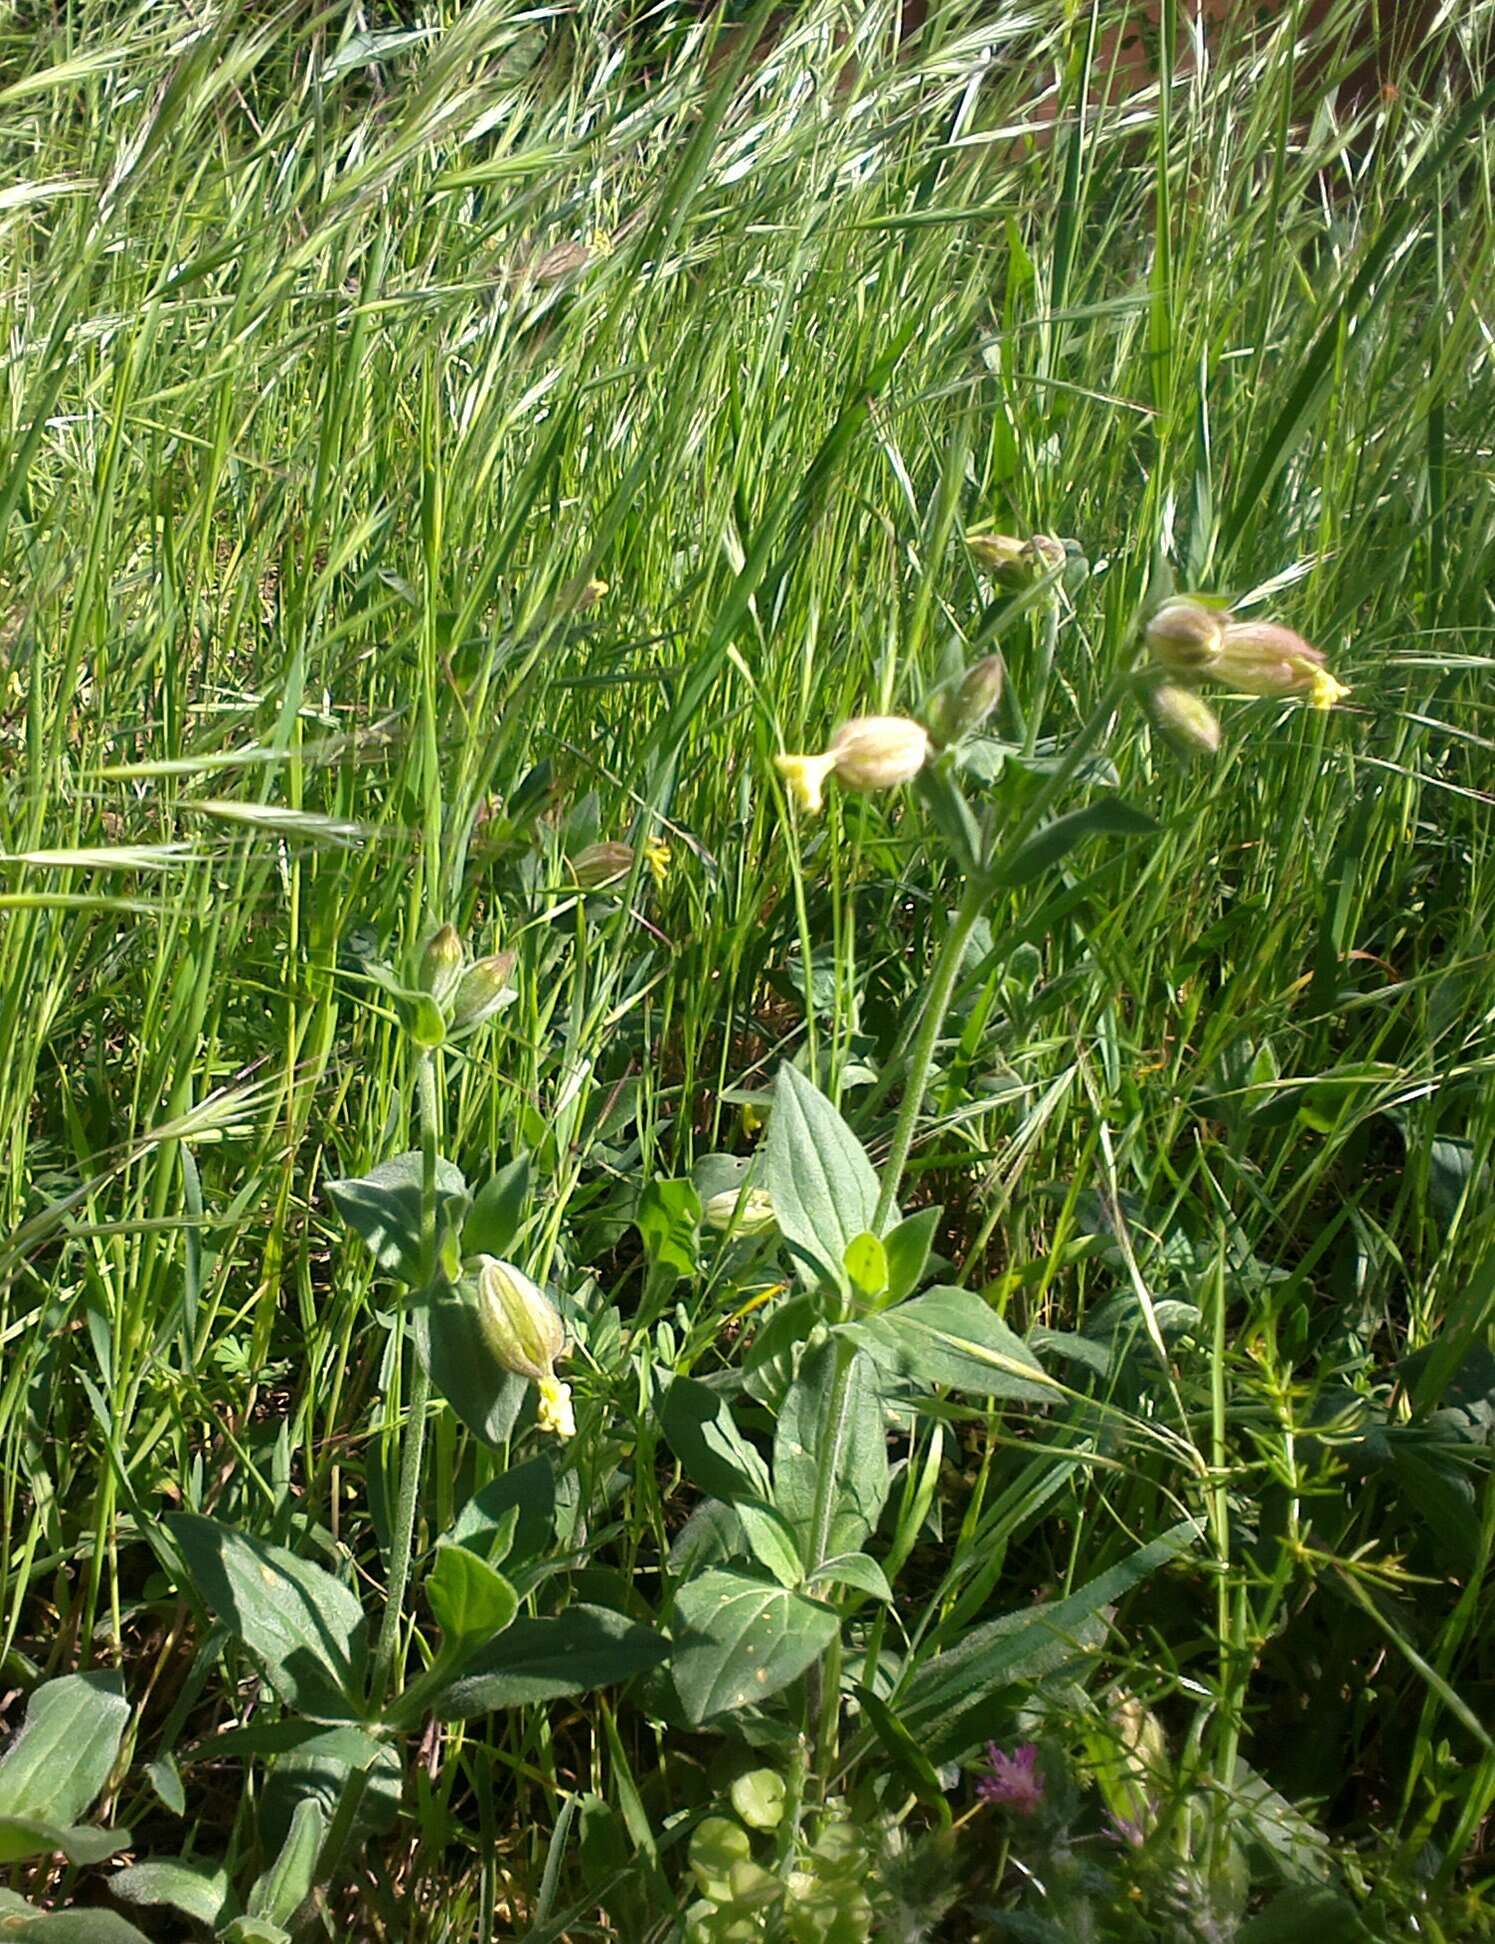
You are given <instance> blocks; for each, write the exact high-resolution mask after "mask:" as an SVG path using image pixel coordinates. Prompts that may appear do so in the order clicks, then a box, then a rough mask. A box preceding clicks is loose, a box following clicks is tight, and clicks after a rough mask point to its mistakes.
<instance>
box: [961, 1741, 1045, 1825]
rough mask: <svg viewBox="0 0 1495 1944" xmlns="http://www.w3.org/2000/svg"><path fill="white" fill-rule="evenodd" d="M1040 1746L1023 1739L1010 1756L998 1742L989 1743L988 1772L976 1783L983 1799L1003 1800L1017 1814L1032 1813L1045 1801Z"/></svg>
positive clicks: (987, 1752)
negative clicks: (1039, 1759) (1038, 1764)
mask: <svg viewBox="0 0 1495 1944" xmlns="http://www.w3.org/2000/svg"><path fill="white" fill-rule="evenodd" d="M1037 1762H1038V1748H1037V1745H1036V1743H1034V1742H1022V1743H1021V1744H1020V1745H1019V1746H1018V1747H1017V1748H1014V1749H1013V1751H1012V1753H1011V1754H1010V1755H1004V1754H1003V1752H1002V1750H1001V1749H1000V1748H998V1747H997V1744H996V1743H995V1742H988V1743H987V1744H986V1767H987V1773H986V1774H985V1775H983V1776H982V1778H981V1780H980V1781H979V1782H978V1783H977V1784H976V1793H977V1795H978V1796H980V1798H981V1800H982V1801H983V1802H999V1803H1001V1804H1002V1806H1003V1808H1004V1809H1010V1810H1011V1811H1012V1813H1013V1814H1014V1815H1015V1816H1031V1815H1033V1814H1034V1813H1035V1812H1036V1811H1037V1809H1038V1806H1039V1804H1040V1803H1041V1802H1042V1801H1043V1793H1044V1792H1043V1776H1042V1775H1041V1774H1040V1772H1039V1770H1038V1767H1037Z"/></svg>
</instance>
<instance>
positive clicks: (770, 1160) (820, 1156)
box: [765, 1061, 877, 1284]
mask: <svg viewBox="0 0 1495 1944" xmlns="http://www.w3.org/2000/svg"><path fill="white" fill-rule="evenodd" d="M765 1147H766V1157H765V1158H766V1165H767V1173H768V1192H769V1194H770V1196H771V1197H772V1198H773V1205H774V1212H775V1214H776V1215H777V1216H778V1221H779V1228H780V1230H781V1231H782V1232H783V1235H784V1238H785V1240H786V1241H788V1242H791V1243H792V1244H793V1245H794V1247H795V1248H796V1249H798V1250H799V1251H800V1253H801V1254H802V1255H804V1256H807V1257H808V1258H809V1260H810V1261H811V1262H812V1263H813V1264H814V1265H815V1267H816V1269H817V1271H818V1272H819V1274H820V1276H821V1277H822V1278H823V1279H824V1280H825V1281H827V1282H830V1283H835V1284H839V1283H840V1282H841V1281H842V1279H843V1275H844V1271H843V1269H842V1264H843V1263H844V1262H845V1260H846V1248H847V1244H848V1243H850V1242H851V1241H853V1240H854V1239H855V1238H856V1237H857V1236H859V1235H862V1234H865V1233H867V1232H869V1231H870V1230H871V1229H872V1222H873V1217H874V1215H875V1214H876V1213H877V1176H876V1175H875V1174H874V1173H873V1172H872V1163H871V1162H870V1161H869V1160H868V1159H867V1156H866V1154H865V1153H864V1152H863V1150H862V1146H861V1143H860V1142H859V1141H858V1140H857V1137H856V1136H855V1134H853V1133H852V1131H851V1129H850V1128H849V1127H848V1126H847V1125H846V1123H845V1121H844V1120H842V1118H841V1116H840V1115H839V1114H838V1113H837V1112H836V1110H835V1108H834V1107H833V1106H832V1105H831V1103H830V1102H829V1101H828V1100H827V1099H826V1097H825V1095H824V1094H823V1093H821V1091H820V1089H819V1088H818V1087H815V1086H812V1085H811V1083H810V1082H809V1081H808V1080H807V1079H806V1078H805V1077H804V1075H803V1074H802V1073H800V1072H798V1071H797V1070H796V1068H794V1067H793V1066H791V1065H789V1064H788V1062H787V1061H786V1062H785V1064H784V1065H783V1066H781V1067H780V1068H779V1074H778V1080H777V1081H776V1083H775V1086H774V1097H773V1114H772V1116H771V1118H770V1120H769V1123H768V1139H767V1142H766V1144H765Z"/></svg>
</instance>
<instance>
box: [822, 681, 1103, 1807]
mask: <svg viewBox="0 0 1495 1944" xmlns="http://www.w3.org/2000/svg"><path fill="white" fill-rule="evenodd" d="M1129 679H1130V678H1129V677H1128V676H1127V675H1126V674H1125V673H1123V674H1120V675H1117V676H1114V677H1113V678H1112V680H1111V681H1110V682H1108V683H1107V685H1106V687H1105V689H1104V691H1103V692H1102V694H1101V697H1100V699H1099V701H1098V702H1097V703H1096V706H1095V708H1094V709H1093V710H1092V711H1091V713H1090V715H1089V717H1088V718H1087V719H1086V721H1085V723H1084V725H1083V727H1082V728H1081V730H1080V733H1079V735H1078V736H1077V737H1076V738H1075V740H1074V742H1073V743H1072V744H1071V745H1070V747H1069V748H1068V749H1067V750H1066V751H1065V753H1064V758H1063V760H1062V761H1061V762H1060V763H1059V764H1058V766H1057V767H1056V768H1055V770H1054V772H1053V774H1052V775H1051V776H1049V777H1048V778H1047V779H1046V781H1045V782H1044V784H1043V787H1042V788H1041V789H1040V790H1038V791H1037V792H1036V793H1035V795H1034V798H1033V801H1032V803H1031V804H1030V805H1029V806H1028V809H1027V811H1026V813H1025V814H1024V816H1023V817H1022V818H1021V819H1020V820H1019V822H1018V825H1017V827H1016V829H1015V830H1014V831H1013V832H1012V833H1011V835H1010V837H1009V838H1008V841H1007V843H1006V845H1005V846H1004V847H1003V851H1002V855H1001V857H1000V859H998V860H996V861H995V862H993V863H991V864H989V865H988V867H987V868H986V869H985V870H981V871H973V872H972V873H971V874H970V876H969V877H968V878H967V879H966V883H965V888H964V890H963V891H962V892H961V896H960V902H959V904H958V905H957V906H956V907H955V910H954V912H953V914H952V915H951V919H950V925H949V929H948V930H947V931H946V933H945V936H944V940H943V942H942V943H941V945H940V949H939V952H938V955H937V956H936V958H935V961H934V966H933V968H932V970H931V972H930V976H929V986H928V990H927V993H926V996H925V1000H924V1006H923V1010H922V1011H921V1013H920V1015H919V1026H918V1031H917V1033H916V1035H915V1037H914V1041H913V1045H912V1047H911V1048H910V1050H909V1056H908V1068H907V1072H906V1076H905V1080H904V1088H903V1098H902V1099H901V1100H900V1102H899V1103H898V1118H897V1120H896V1121H895V1122H894V1125H893V1144H892V1147H891V1148H890V1149H889V1152H888V1158H887V1161H886V1163H885V1164H884V1166H883V1171H882V1178H881V1180H880V1181H879V1183H878V1193H877V1208H876V1210H875V1212H874V1214H873V1217H872V1232H873V1234H874V1235H878V1236H880V1235H881V1234H882V1232H883V1230H884V1229H885V1228H886V1226H887V1222H888V1217H889V1216H890V1215H891V1214H892V1212H893V1207H894V1204H895V1203H896V1201H897V1198H898V1189H899V1187H900V1185H901V1183H902V1181H903V1171H904V1169H905V1168H906V1167H907V1166H908V1157H909V1153H910V1151H911V1150H912V1148H913V1144H914V1135H915V1133H916V1132H917V1130H918V1125H919V1112H920V1109H921V1108H922V1107H923V1104H924V1095H925V1091H926V1089H927V1087H928V1085H929V1072H930V1068H931V1067H932V1066H933V1065H934V1056H935V1051H936V1049H937V1048H938V1046H939V1041H940V1033H941V1032H942V1030H943V1029H944V1024H945V1014H946V1013H947V1012H948V1011H949V1009H950V1001H951V1000H952V999H953V997H954V996H955V987H956V984H957V982H958V980H959V978H960V968H961V964H962V962H963V960H964V958H965V954H966V947H967V946H968V945H969V943H970V940H971V933H972V932H973V931H974V930H975V928H976V921H977V920H978V919H979V918H980V916H981V914H982V912H983V911H984V909H985V908H986V905H987V903H988V902H989V900H990V898H991V895H992V892H993V891H994V890H995V889H996V888H997V887H998V886H999V885H1000V884H1001V883H1002V880H1003V878H1004V876H1005V875H1006V873H1007V872H1008V870H1009V869H1010V868H1011V866H1012V864H1013V862H1014V860H1015V859H1016V858H1017V855H1018V853H1019V852H1020V851H1021V849H1022V847H1023V845H1024V844H1025V843H1026V842H1027V841H1028V839H1029V838H1030V837H1031V836H1032V834H1033V832H1034V831H1035V830H1036V829H1037V828H1038V825H1039V823H1040V821H1041V820H1042V818H1043V817H1044V815H1045V814H1046V813H1047V811H1048V808H1049V805H1050V804H1051V803H1053V801H1054V799H1055V798H1056V797H1057V796H1058V794H1059V792H1060V791H1061V790H1062V789H1063V788H1064V787H1065V785H1066V784H1067V783H1069V782H1070V781H1071V780H1072V779H1073V777H1074V776H1075V774H1076V773H1077V771H1078V770H1079V767H1080V765H1081V763H1083V762H1084V760H1085V758H1086V756H1087V755H1088V754H1089V753H1090V751H1091V749H1092V748H1093V747H1094V746H1095V744H1096V743H1097V742H1098V741H1099V740H1100V738H1101V736H1102V735H1103V734H1104V733H1105V730H1106V726H1107V724H1108V723H1109V722H1110V720H1111V716H1112V714H1113V712H1114V711H1115V708H1116V705H1117V703H1118V701H1119V700H1120V699H1121V696H1122V695H1123V694H1124V693H1125V691H1126V689H1127V687H1128V686H1129ZM833 1340H834V1343H835V1346H836V1349H835V1355H836V1366H835V1370H834V1372H833V1374H832V1377H831V1387H830V1391H829V1394H828V1396H827V1398H826V1409H825V1416H824V1418H823V1419H822V1421H821V1427H820V1451H819V1461H820V1465H819V1472H818V1475H817V1477H816V1480H815V1503H814V1506H813V1508H812V1510H811V1515H810V1548H809V1568H810V1571H811V1572H812V1573H813V1572H815V1571H817V1570H818V1569H819V1568H820V1567H821V1566H823V1565H824V1564H825V1561H826V1558H827V1556H828V1553H829V1549H830V1535H831V1522H832V1520H833V1519H834V1517H835V1507H836V1483H837V1474H838V1470H839V1464H838V1459H839V1454H840V1450H841V1444H842V1440H843V1439H844V1437H845V1435H846V1413H847V1407H848V1404H849V1402H850V1395H851V1370H852V1364H853V1362H854V1360H855V1357H856V1345H855V1344H854V1343H853V1342H852V1340H851V1339H850V1337H847V1336H845V1335H838V1336H836V1337H835V1338H834V1339H833ZM817 1674H818V1686H819V1696H818V1703H819V1705H818V1713H819V1733H818V1736H817V1743H816V1752H817V1760H818V1765H819V1772H820V1773H821V1774H822V1775H825V1774H829V1773H830V1772H831V1770H832V1769H833V1768H834V1766H835V1755H836V1743H837V1728H838V1725H839V1721H840V1707H841V1695H840V1685H841V1681H840V1676H841V1643H840V1638H839V1636H838V1637H837V1640H836V1642H835V1644H834V1646H833V1647H832V1648H831V1649H830V1651H829V1652H828V1653H827V1654H826V1657H825V1659H824V1661H823V1662H822V1663H821V1666H820V1668H819V1669H818V1670H817ZM810 1700H811V1712H812V1713H814V1712H815V1711H816V1707H815V1703H816V1697H815V1694H814V1692H813V1688H812V1693H811V1697H810Z"/></svg>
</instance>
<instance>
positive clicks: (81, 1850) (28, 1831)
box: [0, 1816, 130, 1935]
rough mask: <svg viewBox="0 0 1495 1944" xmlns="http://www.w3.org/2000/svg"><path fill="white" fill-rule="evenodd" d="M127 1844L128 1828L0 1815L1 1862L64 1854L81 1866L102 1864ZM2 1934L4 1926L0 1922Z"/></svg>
mask: <svg viewBox="0 0 1495 1944" xmlns="http://www.w3.org/2000/svg"><path fill="white" fill-rule="evenodd" d="M129 1847H130V1832H129V1830H128V1829H96V1828H95V1827H94V1826H93V1824H92V1823H54V1822H47V1821H46V1820H45V1819H44V1818H43V1817H41V1816H0V1863H20V1862H24V1860H25V1859H26V1858H27V1857H30V1856H58V1855H61V1856H65V1857H66V1858H67V1860H68V1861H69V1863H76V1864H78V1865H79V1867H80V1868H82V1867H86V1866H87V1865H89V1864H92V1863H102V1862H103V1861H104V1859H105V1858H106V1857H109V1856H116V1855H118V1853H119V1852H120V1851H121V1850H122V1849H128V1848H129ZM0 1935H3V1925H0Z"/></svg>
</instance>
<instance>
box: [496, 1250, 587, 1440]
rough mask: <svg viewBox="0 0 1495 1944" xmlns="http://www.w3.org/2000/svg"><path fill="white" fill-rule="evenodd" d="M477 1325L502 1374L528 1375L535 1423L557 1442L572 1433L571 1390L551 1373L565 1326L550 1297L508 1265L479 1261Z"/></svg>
mask: <svg viewBox="0 0 1495 1944" xmlns="http://www.w3.org/2000/svg"><path fill="white" fill-rule="evenodd" d="M477 1279H478V1326H479V1328H480V1329H481V1330H482V1332H483V1337H484V1340H485V1341H486V1342H487V1345H488V1347H489V1349H490V1350H491V1351H492V1352H493V1354H494V1356H495V1357H496V1358H497V1359H498V1361H499V1363H501V1364H502V1365H503V1367H504V1369H505V1370H510V1371H513V1372H514V1374H515V1375H516V1376H519V1377H528V1378H529V1379H530V1381H531V1383H533V1384H534V1386H535V1388H536V1390H537V1391H538V1392H539V1395H540V1411H539V1425H540V1429H541V1430H542V1431H553V1432H554V1433H555V1435H556V1436H557V1437H558V1438H569V1437H571V1436H572V1435H573V1434H574V1433H575V1430H576V1419H575V1417H574V1416H573V1415H572V1411H571V1387H570V1385H569V1384H563V1383H562V1382H561V1381H560V1379H559V1378H558V1377H557V1376H556V1374H555V1361H556V1358H557V1357H559V1356H560V1354H561V1352H562V1351H563V1350H564V1349H565V1347H566V1328H565V1325H564V1324H563V1323H562V1322H561V1318H560V1312H559V1311H558V1310H557V1309H556V1307H555V1305H554V1303H552V1302H551V1300H550V1298H549V1297H548V1296H546V1295H545V1294H544V1292H543V1291H542V1290H540V1289H539V1288H537V1287H536V1285H535V1284H534V1283H532V1282H531V1281H530V1279H529V1277H528V1276H526V1275H525V1273H524V1271H523V1270H522V1269H516V1268H515V1267H514V1265H513V1263H512V1262H500V1261H499V1260H498V1259H497V1257H495V1256H488V1255H485V1256H479V1257H478V1258H477Z"/></svg>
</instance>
